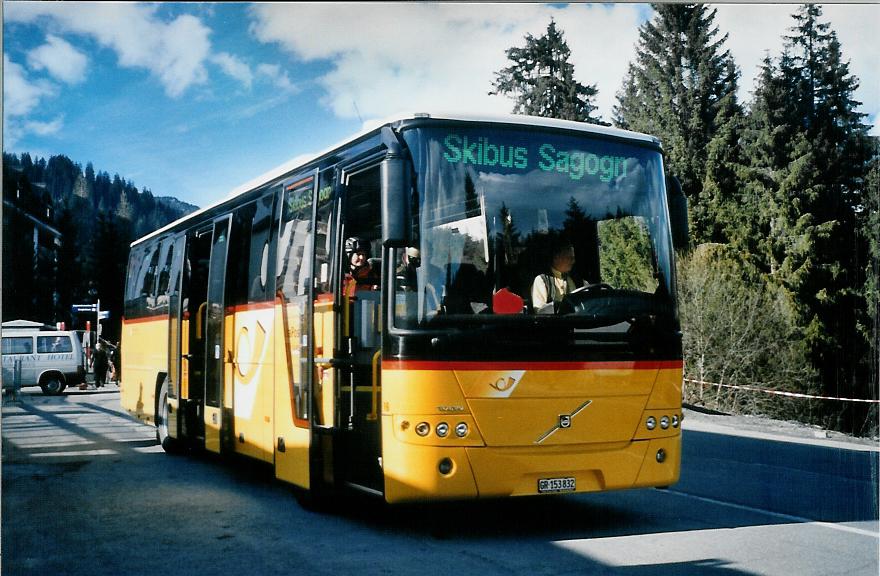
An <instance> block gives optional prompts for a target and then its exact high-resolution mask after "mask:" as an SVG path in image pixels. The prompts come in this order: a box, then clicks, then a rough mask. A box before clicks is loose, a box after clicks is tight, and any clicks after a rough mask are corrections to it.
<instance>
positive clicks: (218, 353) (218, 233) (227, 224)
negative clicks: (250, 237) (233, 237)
mask: <svg viewBox="0 0 880 576" xmlns="http://www.w3.org/2000/svg"><path fill="white" fill-rule="evenodd" d="M231 227H232V215H231V214H227V215H226V216H221V217H220V218H218V219H216V220H215V221H214V233H213V237H212V241H211V260H210V265H209V267H208V294H207V296H208V299H207V303H208V304H207V310H206V321H205V412H204V417H205V449H207V450H208V451H210V452H220V448H221V433H222V432H226V433H229V432H231V427H232V422H225V421H224V420H228V415H227V414H226V413H225V412H226V411H224V410H223V406H224V395H223V391H224V379H225V370H224V367H225V362H224V361H225V359H224V358H223V351H224V350H225V348H224V345H223V344H224V342H223V340H224V332H225V318H226V305H225V302H226V300H225V294H226V256H227V254H228V251H229V233H230V229H231Z"/></svg>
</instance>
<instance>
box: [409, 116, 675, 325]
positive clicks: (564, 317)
mask: <svg viewBox="0 0 880 576" xmlns="http://www.w3.org/2000/svg"><path fill="white" fill-rule="evenodd" d="M404 136H405V138H406V140H407V144H408V145H409V148H410V152H411V154H412V157H413V162H414V167H415V171H416V177H417V178H416V179H417V186H416V191H415V194H414V197H413V201H412V220H413V238H414V241H413V242H412V244H413V245H412V246H410V247H407V248H406V249H398V250H396V251H395V257H396V265H397V273H396V274H395V280H394V298H395V302H394V304H395V306H394V310H395V313H394V325H395V327H397V328H401V329H416V330H418V329H431V328H445V327H456V326H460V327H463V328H464V327H467V326H471V325H474V324H475V323H514V324H516V323H518V322H527V323H529V324H530V325H537V324H540V323H547V324H548V325H549V324H554V323H555V324H560V323H563V324H570V325H572V326H575V327H578V326H580V327H584V328H597V327H610V326H616V325H621V324H622V323H627V322H628V323H633V322H635V321H636V320H637V319H638V318H641V317H650V318H651V319H652V320H655V319H656V318H657V317H658V316H659V317H665V318H670V319H671V318H674V286H673V271H672V269H671V250H672V249H671V240H670V233H669V224H668V216H667V211H666V199H665V187H664V186H665V185H664V178H663V164H662V156H661V154H660V152H659V151H658V150H657V149H654V148H651V147H649V146H640V145H638V144H632V143H626V142H623V141H619V140H614V139H608V138H600V137H597V136H594V135H590V134H577V133H571V132H549V131H536V130H527V129H516V128H504V127H497V126H484V127H479V128H472V127H468V128H463V127H459V126H457V125H449V126H431V127H420V128H414V129H412V130H409V131H406V132H405V133H404ZM565 261H567V263H566V262H565Z"/></svg>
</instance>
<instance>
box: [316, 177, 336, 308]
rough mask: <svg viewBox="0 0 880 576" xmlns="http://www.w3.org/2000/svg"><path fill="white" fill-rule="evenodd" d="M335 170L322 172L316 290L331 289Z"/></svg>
mask: <svg viewBox="0 0 880 576" xmlns="http://www.w3.org/2000/svg"><path fill="white" fill-rule="evenodd" d="M333 177H334V175H333V171H332V170H325V171H324V172H323V173H322V174H321V180H320V187H319V188H318V219H317V221H316V222H315V292H316V293H322V292H329V291H330V282H331V278H330V261H331V242H332V239H333V184H332V182H333Z"/></svg>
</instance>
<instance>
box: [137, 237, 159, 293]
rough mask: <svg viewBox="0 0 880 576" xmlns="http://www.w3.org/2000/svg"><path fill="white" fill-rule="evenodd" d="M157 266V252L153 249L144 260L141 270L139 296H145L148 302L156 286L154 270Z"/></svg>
mask: <svg viewBox="0 0 880 576" xmlns="http://www.w3.org/2000/svg"><path fill="white" fill-rule="evenodd" d="M158 266H159V250H158V249H157V248H153V251H152V252H151V253H150V255H149V256H148V257H147V258H144V261H143V264H142V268H141V278H143V280H142V281H141V292H140V295H141V296H145V297H146V298H147V299H148V301H149V299H151V298H152V296H153V294H154V292H153V290H154V288H155V286H156V268H158Z"/></svg>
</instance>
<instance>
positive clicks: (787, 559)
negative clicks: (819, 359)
mask: <svg viewBox="0 0 880 576" xmlns="http://www.w3.org/2000/svg"><path fill="white" fill-rule="evenodd" d="M118 400H119V398H118V394H117V393H116V389H115V388H114V387H111V388H110V389H109V390H108V391H96V392H95V391H92V392H85V391H78V390H77V391H71V392H69V393H68V394H66V395H65V396H62V397H57V398H49V397H45V396H42V395H40V394H39V393H38V391H37V393H29V392H24V393H23V395H22V401H21V403H10V402H9V401H8V398H4V406H3V412H2V416H3V419H2V436H3V453H2V456H3V459H2V489H3V493H2V573H3V574H4V575H6V574H8V575H10V576H13V575H25V574H28V575H30V574H33V575H41V576H42V575H49V574H51V575H56V574H58V575H61V574H71V575H80V574H81V575H89V576H98V575H102V574H107V575H113V576H118V575H120V574H126V575H127V574H138V575H140V574H186V575H198V574H210V575H217V574H226V573H233V571H235V572H236V573H238V572H242V571H244V573H246V574H252V575H262V574H309V575H316V576H317V575H324V574H326V575H331V574H332V575H348V574H357V575H360V574H418V575H433V574H480V575H495V574H498V575H504V576H511V575H515V574H528V575H533V574H547V575H553V576H561V575H568V574H621V575H626V576H641V575H646V574H663V575H681V574H684V575H690V574H708V575H710V576H711V575H733V574H779V575H786V576H788V575H791V574H798V575H809V574H816V575H831V574H846V575H847V576H857V575H861V574H864V575H870V576H876V575H877V574H878V569H880V567H878V556H880V526H878V521H877V517H878V510H877V508H878V506H877V474H878V465H877V462H878V452H877V450H876V449H864V448H862V449H858V450H856V449H850V448H849V447H844V446H841V445H836V444H832V443H825V444H826V445H817V443H815V442H797V443H796V442H790V441H780V440H779V439H776V438H774V437H771V438H755V437H747V436H741V435H731V434H730V433H729V432H731V430H730V429H725V428H723V427H718V426H712V425H706V424H705V423H702V424H701V423H699V422H697V423H694V424H693V425H689V423H688V421H687V420H686V421H685V436H684V446H685V452H684V457H683V467H682V481H681V482H680V483H679V484H677V485H676V486H674V487H673V488H672V489H669V490H633V491H623V492H615V493H606V494H590V495H574V496H556V497H546V498H545V497H542V498H529V499H511V500H503V501H490V502H471V503H458V504H447V505H436V506H427V507H424V506H405V507H397V508H387V507H383V506H381V505H379V504H378V503H376V502H373V501H370V500H364V499H360V498H351V499H349V498H346V499H342V500H340V501H339V502H338V506H337V509H336V510H335V511H333V512H331V513H315V512H310V511H307V510H304V509H303V508H301V507H300V506H299V505H298V504H297V502H296V500H295V498H294V497H293V495H292V493H291V490H290V489H289V488H288V487H286V486H285V485H283V484H281V483H278V482H276V481H274V480H273V479H272V477H271V471H269V470H267V469H266V468H264V467H260V466H250V465H247V464H244V463H242V462H235V463H230V462H224V461H222V460H220V459H216V458H211V457H207V456H202V457H176V456H168V455H166V454H164V453H163V452H162V451H161V449H160V448H159V447H158V446H156V445H155V441H154V430H153V429H152V428H149V427H146V426H143V425H141V424H138V423H136V422H133V421H131V420H129V419H128V418H127V417H126V416H124V415H122V414H121V413H120V411H119V408H118Z"/></svg>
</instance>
